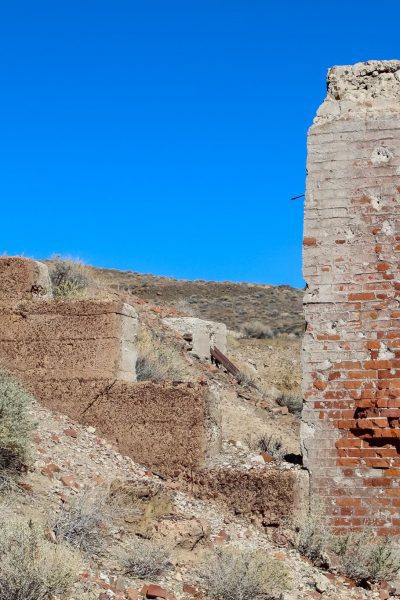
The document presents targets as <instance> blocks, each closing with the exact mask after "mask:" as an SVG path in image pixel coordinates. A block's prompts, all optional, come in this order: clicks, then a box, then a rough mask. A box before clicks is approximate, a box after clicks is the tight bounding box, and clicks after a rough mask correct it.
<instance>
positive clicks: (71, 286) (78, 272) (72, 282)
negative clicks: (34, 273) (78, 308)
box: [50, 256, 90, 299]
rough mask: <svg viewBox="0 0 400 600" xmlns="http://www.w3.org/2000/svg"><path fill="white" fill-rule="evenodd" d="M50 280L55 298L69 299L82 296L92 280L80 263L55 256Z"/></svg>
mask: <svg viewBox="0 0 400 600" xmlns="http://www.w3.org/2000/svg"><path fill="white" fill-rule="evenodd" d="M50 279H51V283H52V286H53V295H54V297H55V298H59V299H68V298H76V297H79V296H82V295H83V294H84V292H85V290H86V288H87V287H88V286H89V282H90V278H89V275H88V273H87V272H86V270H85V266H84V265H83V264H82V263H81V262H80V261H75V260H72V259H69V258H62V257H60V256H55V257H53V259H52V263H51V265H50Z"/></svg>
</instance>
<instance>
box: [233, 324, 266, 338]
mask: <svg viewBox="0 0 400 600" xmlns="http://www.w3.org/2000/svg"><path fill="white" fill-rule="evenodd" d="M240 329H241V332H242V334H243V335H244V337H249V338H257V339H267V338H272V337H273V336H274V332H273V330H272V329H271V327H270V326H269V325H265V323H262V322H261V321H246V322H245V323H243V324H242V326H241V328H240Z"/></svg>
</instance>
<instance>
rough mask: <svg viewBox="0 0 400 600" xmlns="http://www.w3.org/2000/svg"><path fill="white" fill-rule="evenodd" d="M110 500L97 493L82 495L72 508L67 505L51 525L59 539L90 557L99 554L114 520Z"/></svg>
mask: <svg viewBox="0 0 400 600" xmlns="http://www.w3.org/2000/svg"><path fill="white" fill-rule="evenodd" d="M107 500H108V495H106V494H104V493H102V492H97V493H94V494H80V495H79V496H76V497H75V498H74V499H73V500H72V502H71V504H70V505H67V504H64V505H63V506H62V507H61V509H60V510H59V512H58V513H57V514H56V515H55V517H54V518H53V520H52V521H51V522H50V523H49V527H50V529H52V530H53V531H54V533H55V534H56V537H57V540H59V541H63V542H66V543H67V544H69V545H70V546H72V547H74V548H79V549H80V550H83V551H84V552H87V553H88V554H97V553H98V552H99V551H100V550H101V548H102V546H103V544H104V534H105V530H106V525H107V523H110V522H111V521H112V519H113V517H114V515H113V510H112V507H111V506H110V504H109V503H108V502H107Z"/></svg>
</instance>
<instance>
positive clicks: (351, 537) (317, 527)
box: [295, 510, 400, 585]
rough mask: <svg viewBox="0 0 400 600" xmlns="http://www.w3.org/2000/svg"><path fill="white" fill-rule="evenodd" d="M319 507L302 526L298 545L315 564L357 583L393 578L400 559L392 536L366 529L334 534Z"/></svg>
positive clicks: (364, 583)
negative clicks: (380, 535) (378, 535)
mask: <svg viewBox="0 0 400 600" xmlns="http://www.w3.org/2000/svg"><path fill="white" fill-rule="evenodd" d="M321 514H322V513H321V512H320V511H319V510H316V511H315V512H314V514H312V515H310V516H309V518H308V519H307V521H306V522H305V523H303V524H302V526H301V527H300V528H299V529H298V532H297V538H296V542H295V545H296V547H297V549H298V550H299V552H300V553H301V554H303V556H306V557H307V558H308V559H310V560H311V561H312V562H313V564H315V565H316V566H318V567H323V568H325V569H331V570H334V571H336V572H338V573H341V574H342V575H346V576H347V577H350V578H351V579H353V580H354V581H355V582H356V583H357V585H366V584H370V583H376V582H378V581H390V580H392V579H394V578H395V576H396V575H397V574H398V573H399V572H400V559H399V556H398V552H396V550H395V548H394V546H393V542H392V541H391V540H390V539H389V538H383V539H379V538H377V537H376V536H374V535H373V532H372V531H370V530H368V529H366V530H364V531H363V532H361V533H354V532H352V533H349V534H348V535H344V536H334V535H332V534H330V533H329V532H328V530H327V527H326V523H325V521H324V519H323V517H322V516H321Z"/></svg>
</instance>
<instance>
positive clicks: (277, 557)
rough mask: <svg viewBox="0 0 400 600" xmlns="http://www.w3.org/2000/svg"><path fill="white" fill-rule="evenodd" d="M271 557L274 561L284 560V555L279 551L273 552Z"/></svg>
mask: <svg viewBox="0 0 400 600" xmlns="http://www.w3.org/2000/svg"><path fill="white" fill-rule="evenodd" d="M273 556H274V558H275V559H276V560H286V554H285V553H284V552H282V551H280V550H278V552H275V553H274V555H273Z"/></svg>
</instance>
